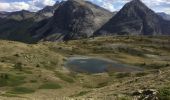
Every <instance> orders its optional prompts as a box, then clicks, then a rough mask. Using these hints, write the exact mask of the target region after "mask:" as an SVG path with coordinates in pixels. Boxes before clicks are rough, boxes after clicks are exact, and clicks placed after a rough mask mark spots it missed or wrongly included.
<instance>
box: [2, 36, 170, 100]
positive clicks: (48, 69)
mask: <svg viewBox="0 0 170 100" xmlns="http://www.w3.org/2000/svg"><path fill="white" fill-rule="evenodd" d="M169 43H170V37H169V36H159V37H157V36H109V37H96V38H90V39H82V40H72V41H67V42H39V43H37V44H25V43H20V42H14V41H6V40H1V41H0V51H1V52H0V60H1V61H0V65H1V67H0V69H1V70H0V80H1V82H0V95H1V96H0V98H2V99H8V100H15V99H16V100H23V99H26V100H27V99H35V98H36V99H37V100H42V99H52V100H53V99H57V98H60V99H61V98H62V99H63V98H64V100H65V99H66V100H67V99H68V100H69V99H71V98H73V99H76V98H77V99H80V100H81V99H82V98H87V99H90V98H91V99H96V100H103V99H104V98H106V99H107V100H113V99H115V100H122V99H123V100H124V99H125V100H131V99H133V98H134V96H133V95H132V93H133V92H134V91H137V90H140V89H141V90H142V89H155V90H157V91H161V90H162V89H168V88H170V78H169V75H170V63H169V62H170V59H169V58H170V46H169ZM75 55H82V56H89V57H98V58H106V59H110V60H113V61H117V62H119V63H122V64H126V65H129V66H138V67H139V68H142V69H145V70H144V71H141V72H116V71H114V70H108V71H106V72H103V73H88V72H80V73H79V72H75V71H73V70H69V69H67V68H66V67H65V63H66V62H67V60H68V58H69V57H72V56H75ZM91 67H93V66H91ZM165 97H166V98H169V96H168V95H167V96H166V95H162V97H161V98H165Z"/></svg>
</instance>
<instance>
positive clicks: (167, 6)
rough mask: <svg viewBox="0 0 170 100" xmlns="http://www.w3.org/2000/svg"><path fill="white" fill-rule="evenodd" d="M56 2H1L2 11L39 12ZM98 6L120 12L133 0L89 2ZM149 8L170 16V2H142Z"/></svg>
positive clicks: (41, 0)
mask: <svg viewBox="0 0 170 100" xmlns="http://www.w3.org/2000/svg"><path fill="white" fill-rule="evenodd" d="M56 1H61V0H27V1H22V0H20V1H19V0H18V1H17V2H11V3H9V2H6V0H0V11H17V10H22V9H25V10H31V11H37V10H40V9H42V8H43V7H44V6H46V5H53V4H54V3H55V2H56ZM88 1H91V2H94V3H96V4H98V5H99V6H101V7H103V8H106V9H108V10H110V11H115V10H119V9H120V8H121V7H122V6H123V5H124V4H125V3H127V2H129V1H131V0H88ZM141 1H143V2H144V3H145V4H146V5H147V6H148V7H150V8H152V9H153V10H155V11H157V12H166V13H169V14H170V0H141Z"/></svg>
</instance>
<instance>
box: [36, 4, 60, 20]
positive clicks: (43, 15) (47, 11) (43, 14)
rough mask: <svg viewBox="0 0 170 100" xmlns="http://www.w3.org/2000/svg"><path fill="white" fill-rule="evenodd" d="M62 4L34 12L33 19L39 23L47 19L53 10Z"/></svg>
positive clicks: (52, 13)
mask: <svg viewBox="0 0 170 100" xmlns="http://www.w3.org/2000/svg"><path fill="white" fill-rule="evenodd" d="M62 3H63V2H61V3H60V2H58V1H57V2H56V3H55V4H54V5H53V6H46V7H44V8H43V9H41V10H39V11H38V12H36V14H35V16H34V19H35V20H36V21H41V20H43V19H47V18H49V17H52V16H53V15H54V12H55V10H56V9H57V8H58V7H59V6H60V4H62Z"/></svg>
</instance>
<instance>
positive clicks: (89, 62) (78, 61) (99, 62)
mask: <svg viewBox="0 0 170 100" xmlns="http://www.w3.org/2000/svg"><path fill="white" fill-rule="evenodd" d="M65 67H67V68H68V69H70V70H73V71H76V72H87V73H103V72H108V71H114V72H135V71H143V69H142V68H139V67H134V66H130V65H126V64H121V63H118V62H115V61H111V60H109V59H102V58H95V57H94V58H93V57H84V56H82V57H81V56H75V57H70V58H69V59H68V60H67V62H66V65H65Z"/></svg>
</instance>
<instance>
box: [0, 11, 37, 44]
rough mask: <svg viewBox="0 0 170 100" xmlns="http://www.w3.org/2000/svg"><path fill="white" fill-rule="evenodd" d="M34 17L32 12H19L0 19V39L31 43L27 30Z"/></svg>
mask: <svg viewBox="0 0 170 100" xmlns="http://www.w3.org/2000/svg"><path fill="white" fill-rule="evenodd" d="M34 15H35V13H34V12H29V11H26V10H21V11H16V12H10V13H8V15H6V16H4V17H3V18H0V39H6V40H14V41H22V42H27V43H28V42H33V40H32V38H31V36H30V35H29V34H28V33H27V30H28V29H29V27H31V26H32V24H33V23H34V19H33V17H34Z"/></svg>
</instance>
